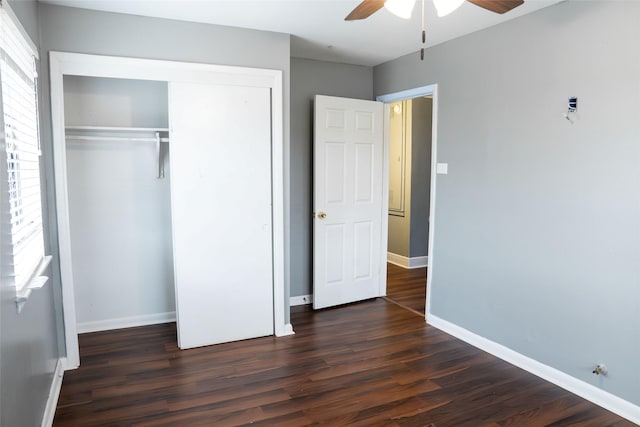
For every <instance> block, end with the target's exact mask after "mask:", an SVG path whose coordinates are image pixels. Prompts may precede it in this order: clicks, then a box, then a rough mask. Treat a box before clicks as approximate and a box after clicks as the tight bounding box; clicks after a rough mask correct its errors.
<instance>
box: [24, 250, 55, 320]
mask: <svg viewBox="0 0 640 427" xmlns="http://www.w3.org/2000/svg"><path fill="white" fill-rule="evenodd" d="M49 264H51V255H48V256H45V257H44V258H42V261H41V262H40V265H38V268H37V269H36V271H35V272H34V273H33V278H32V279H31V280H30V281H29V283H27V285H26V286H25V287H23V288H22V289H20V290H19V291H17V292H16V307H17V309H18V313H20V312H21V311H22V309H23V308H24V305H25V304H26V303H27V300H28V299H29V297H30V296H31V291H33V290H34V289H40V288H42V287H43V286H44V285H45V283H47V282H48V281H49V277H47V276H43V275H42V274H43V273H44V272H45V270H46V269H47V268H48V267H49Z"/></svg>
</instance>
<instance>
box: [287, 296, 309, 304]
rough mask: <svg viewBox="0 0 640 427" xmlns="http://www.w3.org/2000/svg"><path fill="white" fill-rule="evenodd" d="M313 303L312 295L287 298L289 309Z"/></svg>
mask: <svg viewBox="0 0 640 427" xmlns="http://www.w3.org/2000/svg"><path fill="white" fill-rule="evenodd" d="M312 303H313V295H300V296H297V297H291V298H289V307H293V306H294V305H307V304H312Z"/></svg>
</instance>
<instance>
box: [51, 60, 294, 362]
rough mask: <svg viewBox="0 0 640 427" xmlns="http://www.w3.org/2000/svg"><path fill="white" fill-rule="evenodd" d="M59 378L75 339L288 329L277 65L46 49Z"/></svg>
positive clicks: (206, 336) (219, 336)
mask: <svg viewBox="0 0 640 427" xmlns="http://www.w3.org/2000/svg"><path fill="white" fill-rule="evenodd" d="M49 66H50V82H51V87H50V89H51V124H52V126H51V128H52V137H53V160H54V179H55V181H54V182H55V196H56V208H55V209H56V219H57V227H58V230H57V231H58V235H57V237H58V247H59V264H60V279H61V290H62V313H61V315H62V318H63V321H64V323H63V327H64V332H65V343H64V344H65V350H66V358H65V359H63V366H64V369H74V368H76V367H78V366H79V364H80V357H79V349H78V332H89V331H98V330H108V329H114V328H122V327H128V326H137V325H143V324H152V323H161V322H170V321H173V320H174V318H175V320H176V323H177V327H176V329H177V341H178V342H177V344H178V347H179V348H181V349H184V348H192V347H199V346H206V345H211V344H216V343H221V342H228V341H237V340H243V339H248V338H254V337H259V336H265V335H276V336H284V335H290V334H292V333H293V330H292V327H291V324H290V323H288V318H287V317H286V311H287V309H288V306H287V298H286V297H285V284H284V271H285V258H284V253H285V240H284V226H285V223H284V128H283V123H284V120H283V92H284V91H283V75H282V71H279V70H268V69H258V68H244V67H233V66H224V65H213V64H195V63H186V62H175V61H164V60H150V59H139V58H123V57H114V56H101V55H85V54H77V53H66V52H50V54H49Z"/></svg>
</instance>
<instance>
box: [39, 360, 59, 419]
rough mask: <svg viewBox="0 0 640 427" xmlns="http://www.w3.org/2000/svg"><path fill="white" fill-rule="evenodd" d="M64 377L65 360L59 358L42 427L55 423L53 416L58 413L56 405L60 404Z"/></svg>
mask: <svg viewBox="0 0 640 427" xmlns="http://www.w3.org/2000/svg"><path fill="white" fill-rule="evenodd" d="M63 377H64V361H63V359H58V361H57V362H56V369H55V370H54V371H53V378H52V379H51V388H50V389H49V397H48V398H47V404H46V405H45V407H44V414H43V415H42V423H40V426H41V427H51V426H52V425H53V418H54V417H55V415H56V407H57V406H58V398H59V397H60V390H61V389H62V378H63Z"/></svg>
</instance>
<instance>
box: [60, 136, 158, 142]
mask: <svg viewBox="0 0 640 427" xmlns="http://www.w3.org/2000/svg"><path fill="white" fill-rule="evenodd" d="M66 139H78V140H85V141H122V142H158V141H157V139H156V138H140V137H127V136H89V135H66ZM160 142H169V138H160Z"/></svg>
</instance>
